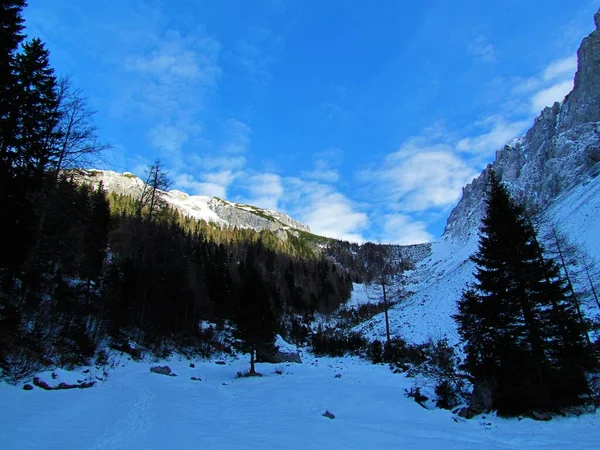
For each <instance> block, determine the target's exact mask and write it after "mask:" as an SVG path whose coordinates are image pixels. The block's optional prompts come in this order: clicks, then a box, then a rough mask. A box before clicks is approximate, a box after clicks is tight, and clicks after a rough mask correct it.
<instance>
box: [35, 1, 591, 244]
mask: <svg viewBox="0 0 600 450" xmlns="http://www.w3.org/2000/svg"><path fill="white" fill-rule="evenodd" d="M29 3H30V5H29V6H28V7H27V9H26V10H25V14H24V16H25V19H26V21H27V29H28V30H27V32H28V34H29V35H30V36H38V37H40V38H42V39H43V40H44V41H45V42H46V43H47V45H48V47H49V49H50V51H51V61H52V64H53V66H54V67H55V69H56V71H57V73H58V74H70V75H71V77H72V80H73V82H74V84H75V85H76V86H77V87H79V88H81V89H82V90H83V92H84V95H85V96H86V97H87V99H88V103H89V104H90V106H92V107H93V108H94V109H96V110H97V111H98V113H97V116H96V121H97V124H98V126H99V128H100V135H101V137H102V138H103V140H104V141H106V142H108V143H110V144H112V146H113V148H112V150H111V151H110V152H109V153H107V154H105V155H104V157H103V162H102V163H101V164H100V165H101V166H102V167H101V168H106V169H112V170H116V171H119V172H122V171H130V172H134V173H136V174H138V175H142V174H143V171H144V168H145V167H146V166H147V165H148V164H150V163H151V162H152V161H153V160H154V159H156V158H159V159H160V160H161V161H162V162H163V163H164V165H165V168H166V169H167V170H168V172H169V174H170V176H171V178H172V179H173V181H174V186H173V187H174V188H176V189H179V190H182V191H184V192H187V193H189V194H197V195H210V196H213V195H214V196H218V197H222V198H226V199H228V200H232V201H240V202H245V203H251V204H255V205H258V206H262V207H265V208H270V209H277V210H279V211H283V212H286V213H288V214H290V215H291V216H293V217H294V218H296V219H299V220H301V221H303V222H305V223H307V224H308V225H309V226H310V227H311V229H312V230H313V231H314V232H315V233H318V234H322V235H326V236H332V237H338V238H342V239H347V240H351V241H363V240H372V241H381V242H393V243H403V244H408V243H416V242H425V241H430V240H433V239H436V238H438V237H439V236H440V235H441V233H442V232H443V228H444V225H445V222H446V218H447V217H448V214H449V212H450V210H451V209H452V207H453V206H454V205H455V204H456V202H457V201H458V199H459V198H460V194H461V188H462V187H463V186H464V185H465V184H466V183H468V182H469V181H471V180H472V178H473V177H474V176H476V175H477V174H478V173H479V172H480V171H481V170H482V169H483V168H484V167H485V165H486V164H487V163H489V162H491V161H492V160H493V158H494V153H495V151H496V150H497V149H499V148H500V147H502V146H503V145H504V144H505V143H506V142H508V141H509V140H510V139H512V138H514V137H516V136H518V135H520V134H522V133H523V132H524V131H525V130H526V129H527V128H528V127H529V126H530V125H531V123H532V121H533V119H534V117H535V116H536V115H537V113H539V111H540V110H541V109H542V108H543V107H544V106H546V105H551V104H552V103H553V102H554V101H555V100H562V98H563V97H564V95H565V94H566V93H568V91H569V90H570V89H571V87H572V82H573V75H574V73H575V69H576V58H575V54H576V50H577V47H578V46H579V43H580V41H581V39H582V38H583V37H585V36H586V35H588V34H589V33H590V32H591V31H592V29H593V15H594V13H595V12H596V11H597V8H598V6H599V5H598V4H597V2H595V1H589V0H578V1H573V0H564V1H563V0H545V1H544V2H540V1H533V0H502V1H500V0H489V1H486V2H481V1H476V0H459V1H458V0H457V1H450V0H445V1H441V0H430V1H427V2H421V1H408V0H407V1H399V0H398V1H393V0H378V1H375V2H364V1H363V2H359V1H341V0H338V1H317V0H314V1H313V0H306V1H303V0H297V1H292V0H289V1H286V0H261V1H258V0H256V1H249V0H215V1H209V0H207V1H196V0H171V1H162V0H131V1H128V0H119V1H116V0H105V1H102V2H98V1H89V0H78V1H76V2H74V1H72V0H29Z"/></svg>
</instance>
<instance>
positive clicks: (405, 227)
mask: <svg viewBox="0 0 600 450" xmlns="http://www.w3.org/2000/svg"><path fill="white" fill-rule="evenodd" d="M383 220H384V221H385V223H384V226H383V232H384V234H385V239H386V242H389V243H391V244H399V245H411V244H420V243H423V242H431V240H432V239H433V236H432V235H431V233H429V232H428V231H427V230H426V227H427V224H426V223H425V222H422V221H415V220H413V218H412V217H410V216H407V215H405V214H387V215H385V216H384V218H383Z"/></svg>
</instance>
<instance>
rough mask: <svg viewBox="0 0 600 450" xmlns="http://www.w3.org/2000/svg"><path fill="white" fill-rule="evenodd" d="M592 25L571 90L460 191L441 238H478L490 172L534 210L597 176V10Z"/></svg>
mask: <svg viewBox="0 0 600 450" xmlns="http://www.w3.org/2000/svg"><path fill="white" fill-rule="evenodd" d="M594 21H595V24H596V28H595V30H594V31H593V32H592V33H591V34H590V35H589V36H588V37H586V38H585V39H584V40H583V41H582V43H581V46H580V47H579V50H578V52H577V57H578V65H577V73H576V75H575V80H574V87H573V90H572V91H571V92H570V93H569V94H568V95H567V96H566V97H565V99H564V100H563V102H562V103H555V104H554V105H553V106H552V107H547V108H545V109H544V110H543V111H542V112H541V114H540V115H539V116H538V117H537V118H536V119H535V121H534V124H533V126H532V127H531V129H530V130H529V131H528V132H527V134H526V135H525V136H523V137H521V138H518V139H515V140H513V141H512V142H510V143H508V144H507V145H506V146H504V148H502V149H501V150H499V151H497V152H496V158H495V161H494V162H493V163H492V164H490V165H489V166H488V167H487V168H486V169H485V170H484V171H483V172H482V173H481V175H479V177H478V178H476V179H475V180H473V182H472V183H470V184H468V185H467V186H465V187H464V188H463V193H462V198H461V200H460V201H459V203H458V204H457V205H456V207H455V208H454V210H453V211H452V212H451V214H450V217H449V218H448V222H447V225H446V228H445V230H444V235H443V239H453V240H456V241H459V242H461V241H462V242H464V241H467V240H469V239H471V238H472V237H473V236H474V235H476V234H477V232H478V229H479V224H480V222H481V218H482V216H483V213H484V207H485V205H484V198H485V191H486V186H487V177H488V174H489V170H490V168H492V169H493V170H494V171H495V172H496V173H497V174H498V175H499V176H500V178H501V179H502V181H503V182H504V183H505V184H506V185H507V186H508V187H509V189H510V191H511V192H512V194H513V196H515V197H516V198H517V199H518V200H519V201H521V202H522V203H524V204H525V205H527V206H528V207H531V208H533V209H538V210H539V209H541V208H545V207H547V206H548V205H549V204H550V202H551V201H552V200H554V199H556V198H557V197H558V196H559V195H561V194H563V193H565V192H566V191H568V190H569V189H571V188H573V187H574V186H575V185H577V184H578V183H579V182H581V181H582V180H585V179H587V178H589V177H595V176H597V175H598V173H600V29H599V28H600V11H598V12H597V13H596V15H595V17H594Z"/></svg>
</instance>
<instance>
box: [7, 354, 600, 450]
mask: <svg viewBox="0 0 600 450" xmlns="http://www.w3.org/2000/svg"><path fill="white" fill-rule="evenodd" d="M303 359H304V364H285V365H271V364H258V366H257V368H258V370H259V371H260V372H262V373H263V375H264V376H263V377H262V378H241V379H238V378H236V373H237V371H238V370H242V369H247V366H248V360H247V358H240V359H237V360H230V361H228V362H227V364H226V365H216V364H215V363H214V361H194V363H195V364H196V367H195V368H189V366H188V361H186V360H183V359H181V360H177V359H175V358H173V359H171V360H169V361H163V362H161V364H165V363H166V364H168V365H169V366H170V367H171V368H172V369H173V370H174V372H175V373H177V374H178V375H179V376H177V377H168V376H164V375H158V374H152V373H149V368H150V367H151V366H152V365H153V364H149V363H139V362H138V363H134V362H129V363H127V364H125V365H124V366H123V367H118V368H116V369H114V370H112V371H111V373H110V376H109V377H108V379H107V381H105V382H103V383H101V384H99V385H97V386H95V387H93V388H91V389H83V390H79V389H75V390H69V391H44V390H41V389H38V388H36V389H34V390H33V391H24V390H22V389H21V387H19V386H17V387H15V386H10V385H8V384H6V383H1V384H0V402H1V404H2V405H3V408H2V409H1V410H0V436H1V438H0V448H2V449H3V450H17V449H18V450H30V449H81V450H88V449H89V450H101V449H102V450H116V449H164V448H172V449H177V450H179V449H239V448H242V447H243V448H245V449H250V450H252V449H271V448H281V449H303V450H305V449H307V448H317V449H319V448H326V449H370V448H414V449H420V448H423V449H465V448H467V449H468V448H473V449H488V448H489V449H507V448H510V449H515V448H527V449H529V448H540V449H541V448H544V449H559V448H567V447H576V448H578V449H596V448H598V442H600V430H599V427H598V416H597V415H585V416H582V417H579V418H559V419H556V420H553V421H551V422H535V421H533V420H531V419H523V420H517V419H512V420H507V419H500V418H497V417H495V416H493V415H488V416H480V417H476V418H473V419H471V420H469V421H465V420H463V419H459V418H455V417H454V416H453V414H452V413H451V412H450V411H444V410H437V409H434V410H426V409H424V408H423V407H421V406H419V405H417V404H416V403H415V402H413V401H412V400H410V399H407V398H405V396H404V390H405V389H408V388H410V387H411V386H412V385H413V383H414V380H412V379H409V378H406V377H405V376H403V375H395V374H393V373H392V372H391V371H390V370H389V369H388V368H387V367H385V366H383V365H371V364H369V363H367V362H365V361H361V360H358V359H356V358H350V357H347V358H335V359H333V358H315V357H313V356H311V355H308V354H304V355H303ZM276 368H281V369H283V372H284V373H283V375H277V374H275V373H274V371H275V369H276ZM336 374H340V375H341V377H340V378H336ZM190 376H199V377H201V378H202V381H199V382H198V381H191V380H190ZM325 410H329V411H331V412H332V413H333V414H335V415H336V418H335V419H333V420H330V419H327V418H325V417H323V416H322V414H323V413H324V412H325Z"/></svg>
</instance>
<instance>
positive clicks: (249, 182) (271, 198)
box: [244, 173, 284, 210]
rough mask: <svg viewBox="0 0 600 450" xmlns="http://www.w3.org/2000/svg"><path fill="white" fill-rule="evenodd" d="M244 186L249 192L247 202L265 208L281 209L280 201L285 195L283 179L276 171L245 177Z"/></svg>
mask: <svg viewBox="0 0 600 450" xmlns="http://www.w3.org/2000/svg"><path fill="white" fill-rule="evenodd" d="M244 178H245V182H244V187H245V188H246V190H247V191H248V193H249V198H248V199H247V200H244V201H245V203H249V204H251V205H255V206H259V207H261V208H265V209H273V210H278V209H279V201H280V199H281V198H282V197H283V194H284V188H283V183H282V179H281V177H280V176H279V175H277V174H275V173H257V174H252V175H250V176H247V177H244Z"/></svg>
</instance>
